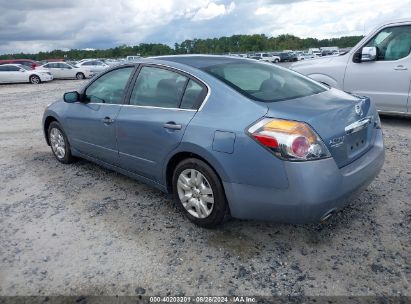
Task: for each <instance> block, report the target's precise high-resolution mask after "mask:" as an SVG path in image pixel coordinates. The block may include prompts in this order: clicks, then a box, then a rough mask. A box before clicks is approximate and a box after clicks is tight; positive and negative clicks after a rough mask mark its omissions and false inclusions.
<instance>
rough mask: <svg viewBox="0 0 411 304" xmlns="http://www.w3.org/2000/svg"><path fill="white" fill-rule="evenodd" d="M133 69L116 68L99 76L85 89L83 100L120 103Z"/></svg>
mask: <svg viewBox="0 0 411 304" xmlns="http://www.w3.org/2000/svg"><path fill="white" fill-rule="evenodd" d="M133 69H134V68H133V67H126V68H121V69H116V70H113V71H110V72H108V73H106V74H104V75H103V76H101V77H99V78H98V79H97V80H96V81H94V82H93V83H92V84H91V85H90V86H89V87H88V88H87V89H86V91H85V94H84V95H85V97H84V98H85V102H92V103H107V104H120V103H121V102H122V99H123V95H124V90H125V88H126V85H127V82H128V79H129V78H130V75H131V73H132V72H133Z"/></svg>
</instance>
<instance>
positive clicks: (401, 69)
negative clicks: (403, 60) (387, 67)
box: [394, 65, 408, 71]
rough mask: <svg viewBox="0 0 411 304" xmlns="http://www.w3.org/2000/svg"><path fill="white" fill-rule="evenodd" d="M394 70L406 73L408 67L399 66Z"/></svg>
mask: <svg viewBox="0 0 411 304" xmlns="http://www.w3.org/2000/svg"><path fill="white" fill-rule="evenodd" d="M394 70H396V71H405V70H408V69H407V67H405V66H403V65H397V66H396V67H395V68H394Z"/></svg>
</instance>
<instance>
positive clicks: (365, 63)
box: [291, 19, 411, 114]
mask: <svg viewBox="0 0 411 304" xmlns="http://www.w3.org/2000/svg"><path fill="white" fill-rule="evenodd" d="M410 51H411V19H403V20H399V21H392V22H388V23H384V24H382V25H380V26H378V27H377V28H375V29H374V30H373V31H372V32H371V33H370V34H369V35H367V36H365V37H364V38H363V39H362V40H361V41H360V42H359V43H358V44H357V45H356V46H355V47H353V48H352V49H351V50H350V51H349V52H348V53H346V54H342V55H339V56H328V57H324V58H318V59H314V60H307V61H306V60H304V61H302V62H299V63H295V64H293V65H292V66H291V69H292V70H295V71H297V72H300V73H302V74H304V75H307V76H309V77H311V78H312V79H315V80H317V81H319V82H322V83H325V84H327V85H329V86H331V87H335V88H338V89H341V90H344V91H347V92H351V93H355V94H357V95H364V96H369V97H371V98H372V99H373V100H374V102H375V103H376V105H377V109H378V110H379V111H381V112H384V113H401V114H405V113H408V114H411V100H410V99H411V98H410V83H411V55H410Z"/></svg>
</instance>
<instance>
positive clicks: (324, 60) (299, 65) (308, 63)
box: [290, 56, 338, 69]
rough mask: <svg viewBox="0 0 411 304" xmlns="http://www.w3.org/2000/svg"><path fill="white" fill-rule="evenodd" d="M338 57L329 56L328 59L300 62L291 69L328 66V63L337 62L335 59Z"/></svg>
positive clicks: (321, 58)
mask: <svg viewBox="0 0 411 304" xmlns="http://www.w3.org/2000/svg"><path fill="white" fill-rule="evenodd" d="M337 57H338V56H327V57H320V58H313V59H307V60H302V61H298V62H295V63H293V64H292V65H291V66H290V69H293V68H299V67H305V66H310V65H322V64H326V63H329V62H331V61H333V60H335V58H337Z"/></svg>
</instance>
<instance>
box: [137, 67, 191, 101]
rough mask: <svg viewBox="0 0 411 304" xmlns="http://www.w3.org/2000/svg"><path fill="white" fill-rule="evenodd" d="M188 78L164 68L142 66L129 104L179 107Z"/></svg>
mask: <svg viewBox="0 0 411 304" xmlns="http://www.w3.org/2000/svg"><path fill="white" fill-rule="evenodd" d="M187 82H188V78H187V77H185V76H183V75H181V74H179V73H176V72H172V71H169V70H166V69H161V68H155V67H143V68H142V69H141V71H140V73H139V75H138V77H137V81H136V84H135V86H134V89H133V93H132V94H131V98H130V104H132V105H138V106H151V107H160V108H179V106H180V102H181V98H182V95H183V92H184V88H185V87H186V85H187Z"/></svg>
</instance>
